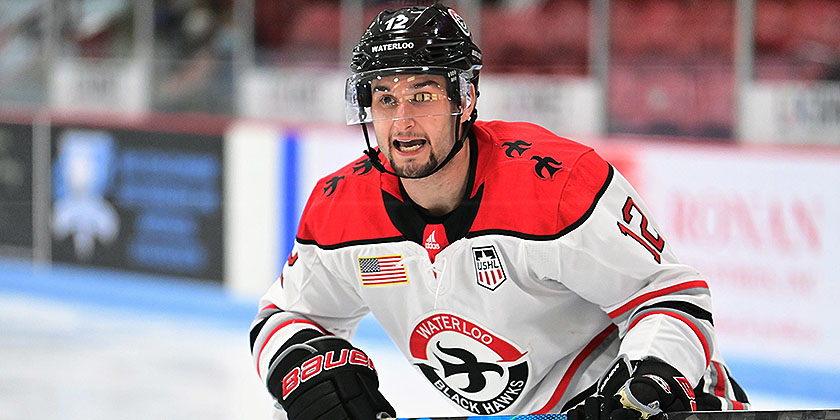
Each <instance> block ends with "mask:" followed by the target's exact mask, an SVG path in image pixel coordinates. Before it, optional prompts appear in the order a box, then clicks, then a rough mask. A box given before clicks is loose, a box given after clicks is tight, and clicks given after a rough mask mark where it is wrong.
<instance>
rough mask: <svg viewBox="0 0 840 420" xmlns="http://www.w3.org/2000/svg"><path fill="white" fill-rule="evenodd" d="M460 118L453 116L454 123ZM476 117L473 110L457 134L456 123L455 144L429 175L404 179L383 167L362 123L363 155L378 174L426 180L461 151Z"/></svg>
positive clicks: (377, 151)
mask: <svg viewBox="0 0 840 420" xmlns="http://www.w3.org/2000/svg"><path fill="white" fill-rule="evenodd" d="M460 116H461V115H460V114H459V115H456V116H455V119H456V122H457V119H458V118H459V117H460ZM477 117H478V113H477V112H476V110H475V109H473V111H472V113H471V114H470V119H469V120H467V121H466V122H465V123H464V124H463V126H464V128H463V130H462V131H460V133H459V129H460V128H461V124H457V123H456V124H455V143H454V144H453V145H452V149H450V150H449V154H448V155H446V158H445V159H443V161H442V162H441V163H440V164H438V166H437V167H435V169H433V170H432V171H431V172H429V173H427V174H425V175H423V176H408V177H406V176H401V175H398V174H396V173H394V172H393V171H389V170H388V169H387V168H386V167H385V165H384V164H383V163H382V161H381V160H380V159H379V155H380V154H381V153H382V152H381V151H379V150H376V149H374V148H373V147H372V146H371V145H370V136H369V134H368V129H367V124H365V123H362V132H363V133H364V134H365V143H366V144H367V149H366V150H365V152H364V153H365V155H367V157H368V159H369V160H370V162H371V164H372V165H373V167H374V168H376V170H378V171H379V172H382V173H386V174H391V175H394V176H396V177H400V178H408V179H422V178H426V177H429V176H431V175H432V174H434V173H436V172H437V171H439V170H441V168H443V167H444V165H446V164H447V163H449V161H450V160H452V158H454V157H455V155H457V154H458V152H460V151H461V149H462V148H463V147H464V141H465V140H466V138H467V133H469V131H470V127H472V125H473V123H474V122H475V120H476V118H477ZM362 119H363V120H364V118H362Z"/></svg>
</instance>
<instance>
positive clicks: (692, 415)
mask: <svg viewBox="0 0 840 420" xmlns="http://www.w3.org/2000/svg"><path fill="white" fill-rule="evenodd" d="M514 419H515V420H566V415H565V414H519V415H506V416H468V417H411V418H407V417H401V418H398V419H383V420H514ZM662 420H840V410H788V411H785V410H780V411H695V412H691V411H686V412H678V413H668V414H667V415H665V416H663V418H662Z"/></svg>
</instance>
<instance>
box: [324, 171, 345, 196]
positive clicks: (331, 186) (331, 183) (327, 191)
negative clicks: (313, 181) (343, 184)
mask: <svg viewBox="0 0 840 420" xmlns="http://www.w3.org/2000/svg"><path fill="white" fill-rule="evenodd" d="M342 179H344V175H341V176H334V177H332V178H330V179H329V180H327V185H326V186H325V187H324V195H325V196H327V197H329V196H331V195H333V193H334V192H335V189H336V187H338V181H341V180H342Z"/></svg>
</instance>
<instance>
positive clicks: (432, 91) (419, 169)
mask: <svg viewBox="0 0 840 420" xmlns="http://www.w3.org/2000/svg"><path fill="white" fill-rule="evenodd" d="M371 90H372V103H371V114H372V116H373V120H374V122H373V126H374V131H375V132H376V139H377V142H378V143H379V150H380V151H381V152H382V154H383V155H384V156H385V158H386V159H388V162H389V163H390V164H391V167H393V169H394V172H395V173H396V174H397V175H399V176H401V177H404V178H420V177H423V176H426V175H428V174H429V173H431V172H432V171H433V170H434V169H435V168H436V167H437V166H438V165H439V164H440V162H441V161H442V160H443V159H445V158H446V155H447V154H448V153H449V151H450V150H451V148H452V145H453V143H454V142H455V133H454V124H455V121H456V119H457V117H456V116H453V115H452V114H453V113H454V112H455V110H456V109H455V106H454V105H453V103H452V101H450V100H449V98H448V97H447V92H446V82H445V80H444V78H443V76H438V75H428V74H426V75H399V76H398V77H383V78H382V79H378V80H375V81H374V82H373V83H372V84H371Z"/></svg>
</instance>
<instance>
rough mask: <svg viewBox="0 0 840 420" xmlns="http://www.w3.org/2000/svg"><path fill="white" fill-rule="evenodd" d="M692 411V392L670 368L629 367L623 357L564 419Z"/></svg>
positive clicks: (620, 419)
mask: <svg viewBox="0 0 840 420" xmlns="http://www.w3.org/2000/svg"><path fill="white" fill-rule="evenodd" d="M633 365H636V368H635V369H633V367H632V366H633ZM695 410H696V403H695V401H694V390H693V389H692V388H691V385H690V384H689V382H688V380H686V379H685V377H683V376H682V374H680V372H679V371H677V370H676V369H675V368H674V367H673V366H671V365H669V364H667V363H665V362H662V361H659V360H657V359H645V360H643V361H641V362H634V363H630V361H629V360H628V359H627V358H626V356H624V357H619V358H618V359H616V361H615V362H614V363H613V365H612V366H611V367H610V368H609V369H608V370H607V372H606V373H605V374H604V376H602V377H601V379H600V380H599V381H598V387H597V390H596V394H595V395H594V396H591V397H588V398H586V400H584V402H583V403H582V404H580V405H578V406H576V407H574V408H572V409H571V410H569V411H568V413H567V419H568V420H639V419H647V418H649V417H651V416H655V415H657V414H660V413H662V412H673V411H695Z"/></svg>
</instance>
